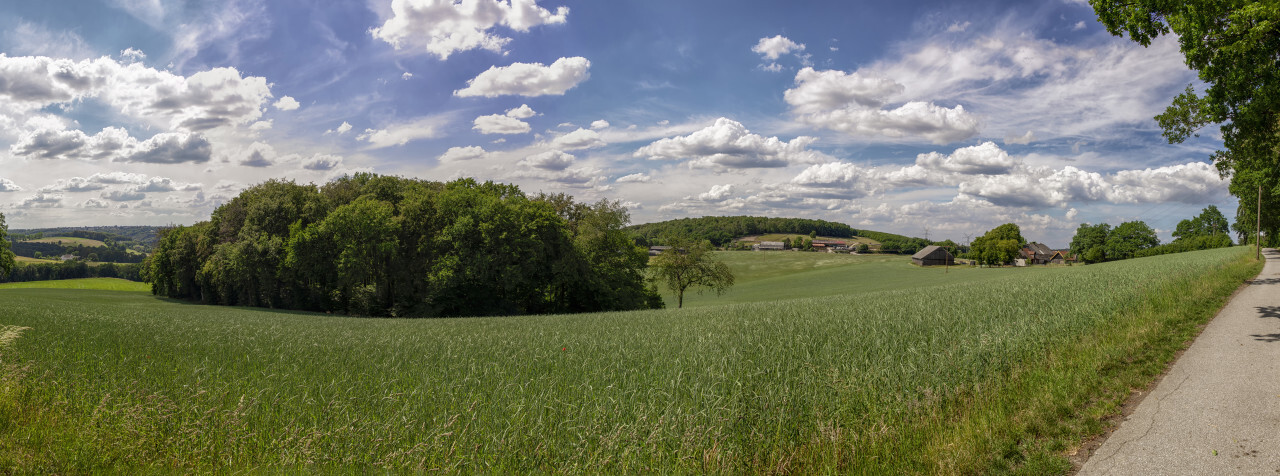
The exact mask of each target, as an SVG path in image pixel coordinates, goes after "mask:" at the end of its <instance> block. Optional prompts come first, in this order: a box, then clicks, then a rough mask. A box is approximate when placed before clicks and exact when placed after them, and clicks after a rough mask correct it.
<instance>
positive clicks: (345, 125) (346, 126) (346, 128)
mask: <svg viewBox="0 0 1280 476" xmlns="http://www.w3.org/2000/svg"><path fill="white" fill-rule="evenodd" d="M348 132H351V123H349V122H347V121H342V124H341V125H339V126H338V127H335V128H333V129H329V130H327V131H324V133H325V135H329V134H338V135H342V134H346V133H348Z"/></svg>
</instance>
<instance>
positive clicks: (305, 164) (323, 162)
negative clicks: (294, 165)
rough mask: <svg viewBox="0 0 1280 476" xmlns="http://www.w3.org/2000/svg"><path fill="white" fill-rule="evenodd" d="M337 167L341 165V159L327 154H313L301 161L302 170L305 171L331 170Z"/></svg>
mask: <svg viewBox="0 0 1280 476" xmlns="http://www.w3.org/2000/svg"><path fill="white" fill-rule="evenodd" d="M339 165H342V157H340V156H337V155H329V154H313V155H312V156H311V157H309V158H307V159H303V161H302V168H304V169H307V170H333V169H334V168H335V167H337V166H339Z"/></svg>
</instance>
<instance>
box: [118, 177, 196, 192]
mask: <svg viewBox="0 0 1280 476" xmlns="http://www.w3.org/2000/svg"><path fill="white" fill-rule="evenodd" d="M202 188H204V187H203V186H202V185H200V184H198V183H179V182H175V181H173V179H171V178H167V177H151V178H150V179H148V180H147V181H146V182H144V183H141V184H138V185H135V186H133V187H130V188H129V191H131V192H142V193H149V192H194V191H197V190H200V189H202Z"/></svg>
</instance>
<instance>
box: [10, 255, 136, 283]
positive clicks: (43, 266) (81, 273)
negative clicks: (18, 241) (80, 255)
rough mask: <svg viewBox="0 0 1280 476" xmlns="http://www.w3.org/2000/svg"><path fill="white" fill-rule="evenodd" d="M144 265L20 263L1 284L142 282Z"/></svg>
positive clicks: (73, 261) (65, 262)
mask: <svg viewBox="0 0 1280 476" xmlns="http://www.w3.org/2000/svg"><path fill="white" fill-rule="evenodd" d="M141 273H142V265H140V264H134V263H127V264H116V263H101V264H98V265H95V266H89V264H88V263H85V262H84V261H80V260H69V261H62V262H52V263H19V264H18V265H17V266H14V267H13V271H12V272H10V273H8V274H7V275H4V276H0V283H4V282H11V283H16V282H30V281H48V280H63V279H80V278H120V279H127V280H130V281H142V275H141Z"/></svg>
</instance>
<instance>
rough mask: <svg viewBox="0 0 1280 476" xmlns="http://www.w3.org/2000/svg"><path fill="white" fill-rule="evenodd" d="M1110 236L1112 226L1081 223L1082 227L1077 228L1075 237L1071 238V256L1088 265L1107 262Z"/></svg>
mask: <svg viewBox="0 0 1280 476" xmlns="http://www.w3.org/2000/svg"><path fill="white" fill-rule="evenodd" d="M1109 236H1111V225H1108V224H1106V223H1099V224H1097V225H1090V224H1088V223H1081V224H1080V227H1078V228H1076V235H1075V237H1073V238H1071V254H1073V255H1075V256H1076V257H1078V258H1079V259H1082V260H1084V261H1085V262H1086V263H1101V262H1103V261H1106V260H1107V252H1106V249H1107V248H1106V245H1107V238H1108V237H1109Z"/></svg>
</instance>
